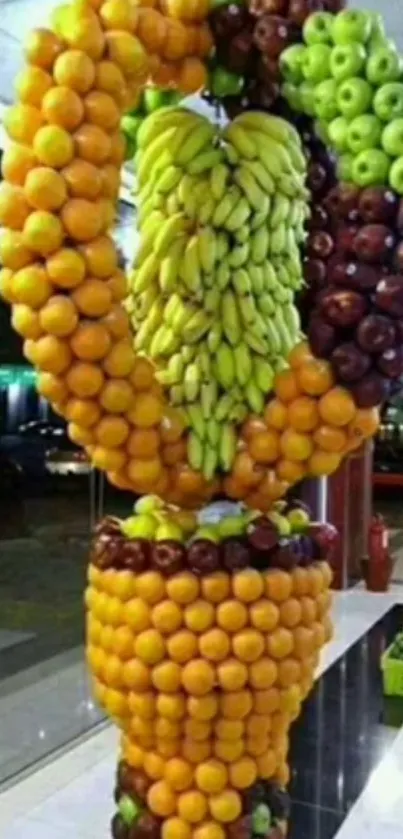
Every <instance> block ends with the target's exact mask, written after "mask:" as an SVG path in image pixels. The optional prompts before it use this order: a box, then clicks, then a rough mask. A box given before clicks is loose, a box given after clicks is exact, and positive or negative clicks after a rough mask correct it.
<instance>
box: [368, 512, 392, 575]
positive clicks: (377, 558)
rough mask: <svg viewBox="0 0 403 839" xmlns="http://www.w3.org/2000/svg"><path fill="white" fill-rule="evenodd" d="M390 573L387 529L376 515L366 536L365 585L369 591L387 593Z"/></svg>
mask: <svg viewBox="0 0 403 839" xmlns="http://www.w3.org/2000/svg"><path fill="white" fill-rule="evenodd" d="M391 572H392V562H391V558H390V554H389V533H388V528H387V526H386V524H385V521H384V519H383V517H382V516H380V515H378V514H377V515H374V516H373V517H372V520H371V524H370V527H369V534H368V571H367V575H366V583H367V588H368V589H369V591H387V589H388V585H389V581H390V577H391Z"/></svg>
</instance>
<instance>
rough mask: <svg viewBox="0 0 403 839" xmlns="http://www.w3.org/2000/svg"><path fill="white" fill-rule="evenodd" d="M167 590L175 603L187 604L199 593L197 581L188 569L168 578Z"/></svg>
mask: <svg viewBox="0 0 403 839" xmlns="http://www.w3.org/2000/svg"><path fill="white" fill-rule="evenodd" d="M167 592H168V595H169V597H171V598H172V600H174V601H175V603H179V604H180V605H182V606H185V605H188V604H189V603H192V602H193V601H194V600H196V598H197V596H198V594H199V581H198V579H197V577H195V576H194V574H191V573H190V571H183V572H181V573H180V574H175V575H174V576H173V577H170V578H168V580H167ZM207 599H208V598H207Z"/></svg>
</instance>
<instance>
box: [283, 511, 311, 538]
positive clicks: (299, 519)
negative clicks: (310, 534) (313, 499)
mask: <svg viewBox="0 0 403 839" xmlns="http://www.w3.org/2000/svg"><path fill="white" fill-rule="evenodd" d="M287 519H288V522H289V523H290V525H291V532H292V533H304V532H305V531H306V530H308V528H309V525H310V523H311V521H310V518H309V516H308V513H307V512H306V510H301V508H300V507H299V508H298V507H295V508H294V509H293V510H290V512H289V513H288V514H287Z"/></svg>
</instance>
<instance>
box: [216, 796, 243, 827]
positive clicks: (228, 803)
mask: <svg viewBox="0 0 403 839" xmlns="http://www.w3.org/2000/svg"><path fill="white" fill-rule="evenodd" d="M209 807H210V813H211V815H212V816H213V818H214V819H215V820H216V821H218V822H220V823H222V824H227V823H229V822H234V821H235V820H236V819H237V818H239V816H240V814H241V812H242V800H241V796H240V795H239V793H237V792H235V790H230V789H226V790H223V792H220V793H219V794H218V795H214V796H212V797H211V798H210V799H209Z"/></svg>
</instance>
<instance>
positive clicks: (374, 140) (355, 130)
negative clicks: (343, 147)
mask: <svg viewBox="0 0 403 839" xmlns="http://www.w3.org/2000/svg"><path fill="white" fill-rule="evenodd" d="M382 128H383V125H382V122H381V121H380V119H378V117H376V116H374V114H361V116H359V117H355V119H353V121H352V122H350V125H349V129H348V134H347V142H348V148H349V151H351V152H352V153H353V154H359V152H360V151H365V149H377V148H379V146H380V142H381V136H382Z"/></svg>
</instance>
